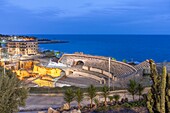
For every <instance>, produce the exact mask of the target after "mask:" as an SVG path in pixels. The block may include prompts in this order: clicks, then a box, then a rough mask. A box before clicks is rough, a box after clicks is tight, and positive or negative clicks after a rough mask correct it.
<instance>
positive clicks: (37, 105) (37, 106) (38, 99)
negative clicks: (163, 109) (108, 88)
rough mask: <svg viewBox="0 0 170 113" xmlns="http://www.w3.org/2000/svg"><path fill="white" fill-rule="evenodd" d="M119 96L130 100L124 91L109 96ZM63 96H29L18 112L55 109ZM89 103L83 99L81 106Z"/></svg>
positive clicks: (85, 98) (61, 103)
mask: <svg viewBox="0 0 170 113" xmlns="http://www.w3.org/2000/svg"><path fill="white" fill-rule="evenodd" d="M147 91H148V88H146V89H145V91H144V93H146V92H147ZM115 94H119V95H120V96H121V98H125V97H127V98H128V99H129V101H131V100H132V96H131V95H130V94H129V93H128V92H127V91H126V90H119V91H113V92H111V95H115ZM97 98H99V100H100V101H103V98H102V97H101V96H98V97H97ZM135 99H138V96H135ZM64 103H65V102H64V99H63V94H44V95H37V94H35V95H33V94H32V95H30V96H29V97H28V99H27V100H26V106H25V107H24V108H23V107H21V108H20V110H35V111H36V110H41V109H48V108H49V107H52V108H57V107H61V106H62V105H63V104H64ZM89 103H90V101H89V99H88V97H86V96H85V97H84V100H83V102H82V103H81V104H82V106H84V105H87V104H89ZM71 105H72V106H77V102H75V101H73V102H72V103H71Z"/></svg>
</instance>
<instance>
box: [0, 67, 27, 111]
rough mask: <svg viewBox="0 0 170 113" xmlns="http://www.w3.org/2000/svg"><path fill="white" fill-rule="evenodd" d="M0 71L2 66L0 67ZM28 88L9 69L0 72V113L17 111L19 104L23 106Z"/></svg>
mask: <svg viewBox="0 0 170 113" xmlns="http://www.w3.org/2000/svg"><path fill="white" fill-rule="evenodd" d="M0 70H1V71H0V73H1V72H2V70H3V69H2V68H0ZM27 97H28V88H27V87H26V86H25V85H24V84H23V83H22V82H21V81H20V80H19V79H18V78H17V77H16V75H15V74H14V73H12V72H11V71H10V70H8V71H6V74H5V75H4V74H0V113H14V112H18V108H19V106H25V101H26V98H27Z"/></svg>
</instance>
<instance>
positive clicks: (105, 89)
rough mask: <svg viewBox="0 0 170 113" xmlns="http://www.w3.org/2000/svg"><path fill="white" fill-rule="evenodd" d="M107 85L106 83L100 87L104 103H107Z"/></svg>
mask: <svg viewBox="0 0 170 113" xmlns="http://www.w3.org/2000/svg"><path fill="white" fill-rule="evenodd" d="M109 94H110V92H109V87H107V86H106V85H105V86H103V87H102V96H103V97H104V104H105V106H106V105H107V97H108V96H109Z"/></svg>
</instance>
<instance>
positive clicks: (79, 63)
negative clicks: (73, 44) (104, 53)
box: [75, 60, 84, 68]
mask: <svg viewBox="0 0 170 113" xmlns="http://www.w3.org/2000/svg"><path fill="white" fill-rule="evenodd" d="M75 66H76V67H79V68H82V67H83V66H84V62H83V61H81V60H79V61H77V62H76V63H75Z"/></svg>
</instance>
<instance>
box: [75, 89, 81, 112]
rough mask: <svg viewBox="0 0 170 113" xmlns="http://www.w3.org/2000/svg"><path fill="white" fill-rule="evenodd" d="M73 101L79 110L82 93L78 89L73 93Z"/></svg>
mask: <svg viewBox="0 0 170 113" xmlns="http://www.w3.org/2000/svg"><path fill="white" fill-rule="evenodd" d="M75 100H76V101H77V103H78V108H79V109H80V107H81V105H80V102H82V101H83V92H82V90H81V89H80V88H79V89H78V90H77V91H76V92H75Z"/></svg>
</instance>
